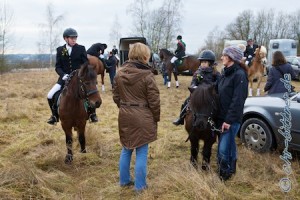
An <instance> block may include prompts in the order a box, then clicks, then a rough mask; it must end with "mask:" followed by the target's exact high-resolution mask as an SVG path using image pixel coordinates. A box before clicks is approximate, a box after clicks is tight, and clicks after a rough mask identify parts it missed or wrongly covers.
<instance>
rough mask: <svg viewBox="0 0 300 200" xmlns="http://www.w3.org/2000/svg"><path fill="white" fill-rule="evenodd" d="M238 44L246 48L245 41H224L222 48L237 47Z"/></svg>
mask: <svg viewBox="0 0 300 200" xmlns="http://www.w3.org/2000/svg"><path fill="white" fill-rule="evenodd" d="M239 44H243V45H245V46H247V41H246V40H225V41H224V47H228V46H231V45H239Z"/></svg>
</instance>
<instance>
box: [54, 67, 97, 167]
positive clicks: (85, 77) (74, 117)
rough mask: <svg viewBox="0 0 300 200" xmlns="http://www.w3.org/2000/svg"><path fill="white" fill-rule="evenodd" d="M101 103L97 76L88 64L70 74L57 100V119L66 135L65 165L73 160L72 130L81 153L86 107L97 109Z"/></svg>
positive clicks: (83, 146)
mask: <svg viewBox="0 0 300 200" xmlns="http://www.w3.org/2000/svg"><path fill="white" fill-rule="evenodd" d="M101 103H102V100H101V97H100V95H99V92H98V89H97V74H96V73H95V71H94V70H93V68H92V67H91V66H89V65H88V63H85V64H84V65H82V66H81V68H80V69H77V70H75V71H73V72H72V73H71V74H70V78H69V79H68V81H67V83H66V85H65V87H64V89H63V90H62V93H61V96H60V99H59V118H60V120H61V126H62V129H63V130H64V132H65V135H66V146H67V155H66V157H65V163H66V164H70V163H71V162H72V160H73V152H72V143H73V139H72V128H73V127H74V130H76V131H77V133H78V140H79V143H80V147H81V153H86V149H85V135H84V133H85V126H86V121H87V120H88V113H87V107H88V106H90V107H92V108H99V107H100V105H101Z"/></svg>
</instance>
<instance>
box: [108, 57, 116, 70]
mask: <svg viewBox="0 0 300 200" xmlns="http://www.w3.org/2000/svg"><path fill="white" fill-rule="evenodd" d="M106 65H107V69H106V70H107V71H108V72H113V71H116V66H117V58H116V57H115V56H114V55H111V56H109V57H108V60H106Z"/></svg>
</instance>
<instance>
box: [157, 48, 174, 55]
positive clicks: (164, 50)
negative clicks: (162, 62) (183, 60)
mask: <svg viewBox="0 0 300 200" xmlns="http://www.w3.org/2000/svg"><path fill="white" fill-rule="evenodd" d="M160 51H162V52H163V53H165V54H166V55H167V56H173V55H174V54H173V53H172V52H171V51H169V50H168V49H160Z"/></svg>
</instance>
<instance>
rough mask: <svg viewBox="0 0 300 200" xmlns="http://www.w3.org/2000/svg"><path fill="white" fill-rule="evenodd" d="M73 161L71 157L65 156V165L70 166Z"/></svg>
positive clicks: (69, 155)
mask: <svg viewBox="0 0 300 200" xmlns="http://www.w3.org/2000/svg"><path fill="white" fill-rule="evenodd" d="M72 161H73V155H71V154H67V155H66V158H65V164H71V163H72Z"/></svg>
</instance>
